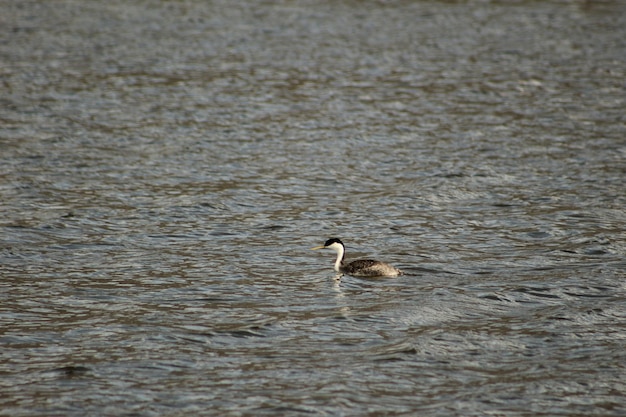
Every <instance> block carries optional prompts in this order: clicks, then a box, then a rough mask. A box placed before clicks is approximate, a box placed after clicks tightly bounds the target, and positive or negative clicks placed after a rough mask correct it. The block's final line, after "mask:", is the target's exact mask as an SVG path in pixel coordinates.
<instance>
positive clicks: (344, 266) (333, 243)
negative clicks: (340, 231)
mask: <svg viewBox="0 0 626 417" xmlns="http://www.w3.org/2000/svg"><path fill="white" fill-rule="evenodd" d="M313 249H332V250H334V251H335V252H337V259H336V260H335V271H337V272H340V273H343V274H348V275H352V276H355V277H397V276H398V275H402V271H400V270H399V269H397V268H394V267H393V266H391V265H389V264H386V263H384V262H381V261H375V260H373V259H359V260H356V261H352V262H348V263H344V255H345V252H346V248H345V246H344V245H343V242H342V241H341V240H339V239H337V238H333V239H328V240H327V241H326V243H324V245H322V246H316V247H314V248H313Z"/></svg>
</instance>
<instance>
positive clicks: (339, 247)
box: [327, 243, 345, 272]
mask: <svg viewBox="0 0 626 417" xmlns="http://www.w3.org/2000/svg"><path fill="white" fill-rule="evenodd" d="M327 247H328V249H332V250H334V251H335V252H337V259H336V260H335V271H337V272H339V270H340V268H341V262H342V261H343V253H344V252H345V249H344V247H343V245H341V244H339V243H333V244H332V245H330V246H327Z"/></svg>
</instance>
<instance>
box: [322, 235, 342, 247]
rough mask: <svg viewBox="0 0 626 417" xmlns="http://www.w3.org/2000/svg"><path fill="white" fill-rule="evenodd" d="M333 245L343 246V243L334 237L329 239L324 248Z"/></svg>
mask: <svg viewBox="0 0 626 417" xmlns="http://www.w3.org/2000/svg"><path fill="white" fill-rule="evenodd" d="M333 243H339V244H340V245H343V242H342V241H341V240H339V239H337V238H336V237H333V238H331V239H328V240H327V241H326V243H324V246H330V245H332V244H333Z"/></svg>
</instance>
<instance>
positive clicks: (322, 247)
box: [311, 245, 324, 250]
mask: <svg viewBox="0 0 626 417" xmlns="http://www.w3.org/2000/svg"><path fill="white" fill-rule="evenodd" d="M318 249H324V245H322V246H316V247H314V248H311V250H318Z"/></svg>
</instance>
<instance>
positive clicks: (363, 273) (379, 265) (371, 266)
mask: <svg viewBox="0 0 626 417" xmlns="http://www.w3.org/2000/svg"><path fill="white" fill-rule="evenodd" d="M341 272H343V273H344V274H348V275H352V276H355V277H396V276H398V275H402V271H400V270H399V269H397V268H394V267H393V266H391V265H389V264H386V263H384V262H380V261H375V260H373V259H359V260H356V261H352V262H350V263H347V264H345V265H342V266H341Z"/></svg>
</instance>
